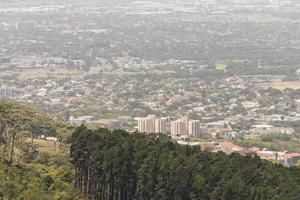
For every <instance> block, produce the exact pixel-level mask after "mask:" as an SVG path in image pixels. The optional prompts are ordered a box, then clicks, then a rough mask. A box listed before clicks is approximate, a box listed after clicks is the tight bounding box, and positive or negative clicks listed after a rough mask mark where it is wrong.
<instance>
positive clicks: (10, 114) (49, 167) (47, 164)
mask: <svg viewBox="0 0 300 200" xmlns="http://www.w3.org/2000/svg"><path fill="white" fill-rule="evenodd" d="M67 129H68V127H66V126H65V125H64V124H61V123H58V122H56V121H54V120H52V119H51V118H50V117H48V116H47V115H46V114H44V113H41V112H38V111H37V110H35V109H33V108H32V107H30V106H27V105H23V104H19V103H16V102H10V101H0V200H74V199H80V198H79V197H78V195H77V194H76V192H75V191H74V188H73V184H72V183H73V174H74V171H73V168H72V166H71V165H70V163H69V160H68V154H67V151H66V150H67V149H66V148H59V149H57V151H54V149H53V141H47V140H42V139H38V138H39V136H41V135H46V136H58V135H60V134H63V132H64V133H65V134H66V135H67V131H66V130H67ZM70 131H71V130H70ZM61 138H63V137H61ZM62 146H63V145H62Z"/></svg>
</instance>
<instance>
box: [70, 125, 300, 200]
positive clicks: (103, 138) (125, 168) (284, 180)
mask: <svg viewBox="0 0 300 200" xmlns="http://www.w3.org/2000/svg"><path fill="white" fill-rule="evenodd" d="M71 143H72V145H71V154H70V156H71V159H72V163H73V164H74V167H75V170H76V174H75V186H76V188H77V189H79V190H80V191H81V192H83V193H85V194H86V195H88V196H89V198H90V199H99V200H106V199H107V200H132V199H140V200H143V199H145V200H147V199H170V200H176V199H178V200H179V199H184V200H189V199H207V200H209V199H212V200H227V199H228V200H237V199H240V200H247V199H251V200H267V199H270V200H298V199H300V185H299V183H300V170H299V169H297V168H294V167H291V168H286V167H284V166H282V165H280V164H274V163H271V162H268V161H263V160H261V159H259V158H258V157H256V156H241V155H238V154H231V155H229V156H228V155H225V154H224V153H216V154H214V153H210V152H206V151H201V149H200V148H199V147H189V146H180V145H177V144H175V143H174V142H172V141H166V140H165V139H161V138H160V137H158V136H154V135H148V136H145V135H142V134H138V133H134V134H129V133H127V132H125V131H109V130H107V129H98V130H88V129H87V128H86V127H83V126H82V127H80V128H78V129H77V130H76V131H75V132H74V134H73V136H72V138H71Z"/></svg>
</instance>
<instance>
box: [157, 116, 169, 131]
mask: <svg viewBox="0 0 300 200" xmlns="http://www.w3.org/2000/svg"><path fill="white" fill-rule="evenodd" d="M155 133H167V120H166V119H163V118H161V119H155Z"/></svg>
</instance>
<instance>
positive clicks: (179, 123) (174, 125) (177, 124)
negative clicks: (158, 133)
mask: <svg viewBox="0 0 300 200" xmlns="http://www.w3.org/2000/svg"><path fill="white" fill-rule="evenodd" d="M187 133H188V129H187V123H186V120H185V119H179V120H176V121H172V122H171V135H172V136H176V135H187Z"/></svg>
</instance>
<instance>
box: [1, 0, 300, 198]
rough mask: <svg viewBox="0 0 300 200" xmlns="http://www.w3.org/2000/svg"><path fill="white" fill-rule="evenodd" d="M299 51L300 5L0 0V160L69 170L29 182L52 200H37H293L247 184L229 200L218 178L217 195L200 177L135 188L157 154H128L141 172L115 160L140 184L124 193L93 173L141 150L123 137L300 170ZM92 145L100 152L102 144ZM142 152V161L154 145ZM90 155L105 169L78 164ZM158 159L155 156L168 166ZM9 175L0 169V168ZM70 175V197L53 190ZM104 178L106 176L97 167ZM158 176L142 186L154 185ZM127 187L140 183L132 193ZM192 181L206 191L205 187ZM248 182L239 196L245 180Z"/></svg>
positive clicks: (265, 0) (255, 0) (232, 0)
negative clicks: (188, 182)
mask: <svg viewBox="0 0 300 200" xmlns="http://www.w3.org/2000/svg"><path fill="white" fill-rule="evenodd" d="M299 55H300V1H297V0H251V1H250V0H175V1H174V0H173V1H171V0H164V1H158V0H145V1H142V0H140V1H136V0H111V1H108V0H85V1H82V0H72V1H71V0H65V1H59V0H52V1H44V0H26V1H19V0H4V1H0V99H1V102H0V125H1V126H0V152H3V153H0V156H1V157H3V159H2V162H3V163H5V162H8V163H9V165H13V164H15V165H16V166H17V165H21V164H22V165H24V166H26V167H27V165H28V164H24V163H30V164H31V165H35V166H34V167H33V166H30V167H28V168H30V170H35V171H40V170H41V169H39V170H38V169H37V168H38V167H37V166H36V163H39V165H45V164H46V165H48V166H51V165H53V166H57V165H56V164H57V163H58V162H60V163H61V164H60V165H59V166H61V167H63V166H64V167H65V168H64V169H63V168H62V169H61V172H57V171H55V172H54V171H53V170H54V169H53V168H51V169H50V168H49V169H48V168H43V169H44V171H46V172H47V176H45V177H44V175H41V177H42V179H41V180H40V181H41V183H39V182H38V181H37V183H39V184H41V185H43V189H42V191H44V192H48V193H49V194H48V195H49V196H50V197H51V198H48V196H47V198H46V196H45V197H44V199H63V200H64V199H100V200H101V199H103V200H106V199H109V200H110V199H116V200H119V199H120V200H123V199H125V200H126V199H128V200H129V199H228V200H229V199H262V200H263V199H295V200H296V199H299V198H300V196H299V195H298V196H295V193H296V191H298V192H299V191H300V188H299V187H298V188H297V189H298V190H297V189H295V190H293V191H295V193H293V192H291V193H289V192H285V191H280V192H278V193H276V192H275V191H277V190H276V188H272V189H274V191H273V190H272V192H270V194H269V193H268V192H266V191H263V189H261V188H256V185H255V184H254V183H253V184H254V185H255V188H254V189H253V190H251V191H249V194H248V193H247V192H245V194H246V193H247V194H248V195H247V194H246V196H244V198H243V197H241V196H239V197H237V196H231V195H234V194H238V195H240V194H242V193H243V192H242V191H239V192H238V191H234V192H232V193H230V192H229V193H228V194H227V193H226V192H228V191H229V190H230V189H228V190H227V189H226V190H225V189H224V188H225V186H224V184H225V183H224V182H222V181H220V182H219V183H218V185H214V186H212V185H210V181H211V180H209V181H208V180H206V178H205V177H204V178H203V177H202V178H201V180H200V179H199V180H197V181H195V182H196V183H197V184H198V187H200V189H199V190H198V189H191V188H192V186H191V187H190V188H189V190H188V191H186V192H183V190H184V189H182V190H180V189H178V190H176V189H174V190H173V189H171V188H172V187H171V186H170V187H168V188H167V189H166V188H164V187H163V186H162V185H164V184H165V182H164V181H165V180H167V179H165V178H166V177H164V178H161V179H162V180H164V181H162V182H161V184H162V185H160V184H159V186H157V187H161V188H160V189H157V188H156V187H154V186H152V185H151V186H150V185H149V186H147V185H145V186H143V187H145V188H143V187H142V186H140V185H139V183H140V184H141V185H143V183H144V182H143V181H145V184H146V182H147V183H148V182H149V184H150V179H151V178H149V177H148V179H147V178H145V177H144V178H141V177H139V175H140V174H139V173H142V174H147V173H148V174H149V173H150V172H153V173H154V174H155V172H154V171H155V170H154V169H156V168H155V167H154V169H153V170H154V171H151V169H152V168H151V166H150V167H149V166H148V168H147V170H150V171H147V172H146V171H143V170H146V169H144V168H143V167H145V166H146V164H145V163H147V162H146V161H144V160H141V161H140V160H138V159H140V157H138V156H142V155H144V156H145V160H147V159H146V157H147V156H150V157H149V162H151V161H150V160H151V159H150V158H152V157H151V156H153V157H155V155H156V154H154V155H151V154H150V153H149V154H150V155H147V156H146V154H143V153H141V155H138V156H137V158H135V157H134V156H133V157H134V158H133V157H132V159H136V160H135V161H133V162H132V163H135V164H136V162H137V163H143V164H141V168H139V165H138V164H136V165H138V166H135V164H132V163H130V164H127V165H125V164H124V167H125V166H126V167H128V168H130V167H129V166H131V165H133V166H131V167H132V168H134V167H136V168H134V169H135V170H136V171H135V172H130V173H133V174H135V175H136V176H137V178H136V179H132V183H131V184H129V185H126V186H124V187H125V189H124V188H123V189H122V187H123V186H122V187H121V186H120V188H116V189H114V190H111V188H113V187H119V186H116V185H111V184H108V185H106V181H108V182H109V181H110V178H109V177H110V176H112V175H111V174H110V173H112V172H110V171H109V172H102V171H101V170H104V171H105V170H106V168H105V167H108V166H110V164H109V163H110V161H109V160H110V159H111V160H113V156H116V155H119V154H118V153H116V152H122V151H123V152H127V151H128V149H132V152H136V151H139V150H140V149H139V148H138V147H136V146H135V145H136V143H139V142H141V141H139V139H138V138H139V136H137V138H135V137H134V139H133V138H131V137H133V136H132V135H135V134H139V133H141V134H142V135H143V137H145V139H144V140H145V143H147V144H148V143H149V144H148V145H150V146H151V145H153V146H155V145H158V147H157V148H168V149H169V151H170V152H172V151H173V147H170V145H168V142H171V143H172V144H176V145H178V147H177V146H176V148H178V149H181V148H190V149H193V148H199V149H201V151H200V153H199V154H201V153H204V152H207V153H209V155H212V156H219V155H220V154H222V155H223V154H225V155H224V156H228V157H229V158H228V159H235V158H231V157H230V156H235V155H239V156H241V159H248V157H250V158H251V159H256V158H259V159H261V160H262V161H261V162H263V163H264V162H266V163H272V165H274V166H283V167H284V169H285V170H293V169H294V168H297V167H298V168H299V167H300V56H299ZM2 104H3V105H2ZM14 106H16V107H17V108H15V107H14ZM19 106H20V107H19ZM23 107H24V108H23ZM20 110H22V111H20ZM23 110H24V111H23ZM33 110H34V111H33ZM31 112H37V113H38V114H34V113H31ZM10 113H15V115H12V114H11V115H12V116H10ZM20 113H23V114H20ZM26 113H27V114H26ZM23 115H24V116H23ZM26 116H27V117H26ZM29 116H30V117H29ZM37 116H38V117H37ZM18 119H20V120H19V121H20V124H17V122H16V121H18ZM27 122H28V125H27V124H26V123H27ZM24 124H26V125H24ZM37 124H38V125H37ZM1 127H2V129H1ZM83 127H85V128H83ZM85 129H86V130H85ZM122 131H125V132H126V134H128V136H124V134H125V133H122ZM72 133H73V134H72ZM108 133H110V134H111V135H114V134H115V135H114V137H119V138H118V139H116V138H111V139H108V138H109V137H113V136H106V134H108ZM81 134H82V135H81ZM89 134H90V135H91V136H90V137H91V138H90V139H87V140H91V144H89V145H88V143H84V144H82V145H80V143H79V142H78V141H81V142H82V141H84V140H85V139H83V138H84V137H86V135H89ZM97 135H98V136H97ZM99 138H102V140H101V139H99ZM121 138H122V139H121ZM149 138H151V139H149ZM153 138H160V139H159V140H162V141H167V142H166V143H167V144H166V147H162V146H161V147H160V146H159V145H162V144H156V143H155V142H156V140H155V139H153ZM15 140H16V142H15ZM77 140H78V141H77ZM127 140H128V141H127ZM140 140H141V139H140ZM148 140H153V143H151V142H149V141H148ZM76 141H77V142H76ZM92 141H94V143H92ZM96 141H98V142H96ZM101 141H106V143H105V144H103V146H101V144H102V143H101ZM113 141H114V142H113ZM133 141H135V142H136V143H135V142H133ZM154 141H155V142H154ZM110 143H113V144H115V145H116V146H118V145H119V146H121V147H122V148H124V149H123V150H115V151H116V152H114V151H109V150H107V149H110V148H112V149H114V148H117V147H111V146H107V147H105V145H109V144H110ZM154 143H155V144H154ZM158 143H159V142H158ZM53 144H54V151H53ZM117 144H118V145H117ZM84 145H86V146H84ZM97 145H100V146H101V147H100V146H97ZM124 145H125V146H124ZM126 145H127V146H126ZM130 145H133V146H130ZM143 145H145V146H144V149H145V150H144V151H146V149H148V148H149V149H148V151H149V152H152V151H154V150H153V149H155V148H156V147H155V148H154V147H153V149H151V148H150V147H149V146H147V145H146V144H141V146H143ZM90 146H93V148H95V149H97V148H98V151H99V152H100V151H101V152H103V156H104V157H103V158H102V157H101V158H100V157H99V160H93V161H89V162H91V163H93V162H95V163H98V162H99V163H102V164H103V166H101V167H102V168H101V167H100V165H99V166H94V167H95V168H93V167H92V164H90V165H89V166H85V167H82V162H88V160H89V159H91V157H92V156H93V151H91V156H89V157H88V158H89V159H88V158H87V157H84V156H83V155H81V154H80V152H81V150H82V151H83V149H84V148H89V147H90ZM121 147H120V148H121ZM91 148H92V147H91ZM174 148H175V147H174ZM57 149H58V150H57ZM49 151H50V152H49ZM87 151H88V150H87ZM105 151H107V152H105ZM161 151H162V150H161ZM174 151H175V150H174ZM178 151H184V150H178ZM191 151H192V150H191ZM21 152H23V153H21ZM130 152H131V151H130ZM106 153H107V155H109V156H108V157H105V156H106ZM163 153H164V152H161V153H158V155H159V154H162V155H161V156H164V155H163ZM79 154H80V156H82V158H79ZM100 154H101V153H100ZM100 154H99V155H100ZM129 154H130V155H131V153H129ZM175 154H176V155H177V154H179V153H178V152H177V153H174V155H173V154H172V153H170V155H169V157H168V158H165V157H163V158H158V159H159V161H157V162H158V163H159V162H160V159H161V160H167V159H170V160H171V161H170V162H172V159H171V158H170V156H171V157H172V156H174V159H175ZM191 154H192V153H191ZM195 154H196V153H195ZM101 155H102V154H101ZM126 155H127V154H126ZM60 156H61V157H60ZM85 156H87V154H86V155H85ZM97 156H98V155H97ZM110 156H112V157H110ZM202 156H204V157H205V155H202ZM6 157H7V159H6ZM25 157H26V159H25V160H26V161H25V160H24V158H25ZM69 157H70V158H69ZM116 157H117V158H119V157H121V154H120V155H119V156H116ZM187 157H188V156H187ZM29 158H30V159H29ZM94 158H95V157H94ZM97 158H98V157H97ZM108 158H109V159H108ZM130 158H131V157H130ZM147 158H148V157H147ZM80 159H82V160H85V161H82V160H80ZM95 159H96V158H95ZM105 159H108V160H107V162H106V160H105ZM124 159H125V158H124ZM152 159H154V158H152ZM176 159H177V158H176ZM185 159H188V158H185ZM220 159H221V158H220ZM224 159H225V158H224ZM226 159H227V157H226ZM29 160H30V161H29ZM68 160H71V161H70V162H71V163H69V162H68ZM125 160H126V159H125ZM128 160H130V159H129V158H128ZM200 160H201V159H200ZM111 162H113V161H111ZM120 162H121V161H120ZM144 162H145V163H144ZM174 162H175V161H174ZM178 162H179V161H178ZM190 162H192V161H190ZM193 162H194V161H193ZM195 162H196V163H197V162H198V161H195ZM199 162H200V161H199ZM201 162H202V161H201ZM205 162H208V163H209V161H205ZM216 162H217V161H216ZM218 162H219V161H218ZM224 162H225V161H224ZM228 162H231V161H228ZM232 162H233V161H232ZM241 162H242V161H241ZM244 162H248V161H244ZM249 162H250V161H249ZM253 162H256V161H253ZM47 163H48V164H47ZM53 163H55V164H53ZM64 163H65V164H64ZM179 163H180V162H179ZM181 163H184V161H182V162H181ZM157 165H158V166H160V167H161V166H165V164H164V163H163V164H162V165H160V164H157ZM199 165H200V164H199ZM203 165H204V166H206V165H207V166H208V164H207V163H206V164H203ZM221 165H222V164H221ZM257 165H259V164H257ZM266 165H268V164H266ZM270 165H271V164H270ZM4 166H5V164H0V169H1V167H2V168H3V169H4ZM66 166H67V167H68V170H69V173H68V174H67V175H66V174H65V175H64V177H68V178H66V179H67V181H66V180H63V181H62V182H61V184H65V186H64V187H65V188H64V189H62V190H61V191H59V192H58V191H55V189H54V188H55V186H56V187H59V186H58V185H59V184H60V183H58V182H56V181H57V177H60V175H59V174H60V173H63V171H64V170H66V168H67V167H66ZM112 166H114V165H113V164H112ZM39 167H40V168H42V167H41V166H39ZM97 167H99V168H97ZM168 167H169V166H168ZM23 168H25V167H23ZM54 168H55V167H54ZM100 168H101V170H100V171H101V173H103V174H104V175H103V177H106V178H103V177H102V174H101V173H100V172H99V171H97V170H99V169H100ZM145 168H146V167H145ZM150 168H151V169H150ZM200 168H201V167H200ZM211 168H213V167H211ZM211 168H209V169H211ZM265 168H267V167H265ZM26 169H27V168H26ZM126 169H127V168H126ZM130 169H131V168H130ZM197 169H198V168H197ZM201 169H202V168H201ZM116 170H117V169H116ZM122 170H123V169H122ZM124 170H125V169H124ZM128 170H129V169H128ZM66 171H67V170H66ZM129 171H130V170H129ZM126 172H128V171H126ZM143 172H144V173H143ZM1 173H2V172H1V170H0V182H1V179H3V180H4V179H8V178H7V177H6V175H5V174H4V175H3V176H2V175H1ZM32 173H33V172H32ZM90 173H95V174H94V175H92V176H91V175H90ZM105 173H109V175H107V174H105ZM120 173H121V172H120ZM122 173H123V172H122ZM122 173H121V174H122ZM124 173H125V172H124ZM124 173H123V174H124ZM157 173H158V174H159V173H160V172H157ZM174 173H175V172H174ZM183 173H185V172H183ZM207 173H208V172H207ZM240 173H247V172H240ZM276 173H277V172H276ZM286 173H289V172H286ZM291 173H293V172H291ZM295 173H296V172H295ZM297 173H298V174H297V176H296V175H295V176H294V177H295V180H294V179H293V181H296V182H297V180H300V172H297ZM53 174H56V175H55V176H54V175H53ZM99 174H101V177H102V178H103V181H104V183H105V184H104V183H102V182H101V183H100V182H97V181H99V180H100V179H99V180H98V179H97V178H95V177H100V175H99ZM208 174H209V173H208ZM274 174H275V172H274ZM274 174H273V176H276V175H274ZM7 176H8V175H7ZM12 176H13V175H12ZM56 176H57V177H56ZM61 176H62V175H61ZM90 176H91V177H90ZM116 176H117V175H116ZM132 176H133V175H132ZM132 176H130V177H132ZM149 176H150V177H154V175H149ZM155 176H156V175H155ZM170 176H171V175H170ZM201 176H202V175H201ZM203 176H204V175H203ZM211 176H212V177H214V176H215V174H214V175H211ZM256 176H259V175H256ZM266 176H269V175H266ZM278 176H280V175H278ZM291 176H293V175H291ZM5 177H6V178H5ZM93 178H95V180H94V179H93ZM102 178H101V180H102ZM234 178H235V177H231V176H230V179H232V180H235V179H234ZM29 179H30V178H29ZM161 179H160V177H158V178H157V179H156V178H155V180H152V179H151V181H154V182H153V183H159V181H161ZM179 179H180V177H179ZM296 179H297V180H296ZM130 180H131V179H130ZM147 180H148V181H147ZM220 180H221V178H220ZM222 180H223V179H222ZM64 181H66V182H68V181H69V183H65V182H64ZM115 181H116V182H114V183H112V184H121V185H122V183H123V182H122V181H123V179H122V181H121V179H120V180H119V179H116V180H115ZM118 181H119V182H118ZM215 181H217V182H218V181H219V179H218V180H217V178H216V180H215ZM136 182H137V183H138V186H133V185H134V183H136ZM233 182H234V181H233ZM246 182H247V181H246ZM291 182H292V181H291ZM70 183H72V184H73V185H75V188H71V186H69V185H70ZM47 184H48V185H47ZM68 184H69V185H68ZM151 184H152V182H151ZM201 184H204V185H205V184H206V185H207V187H208V188H209V186H211V188H214V189H211V190H210V189H208V188H207V189H203V188H202V185H201ZM228 184H229V183H228ZM243 184H244V185H243ZM243 184H242V185H243V186H245V187H246V185H247V184H250V182H247V183H244V182H243ZM251 184H252V183H251ZM278 184H279V183H278ZM286 184H290V183H286ZM200 185H201V186H200ZM225 185H226V184H225ZM48 186H49V187H48ZM248 186H249V185H248ZM1 187H2V185H1V183H0V199H3V200H4V199H5V200H6V199H33V200H35V199H37V198H38V196H39V195H38V192H36V193H35V194H36V195H37V196H36V197H35V196H32V197H30V196H28V195H29V194H28V193H24V194H23V196H24V195H25V196H24V197H20V196H19V197H17V196H14V194H13V193H14V192H12V193H11V194H10V195H11V196H9V195H7V191H8V189H5V188H6V186H5V185H3V188H4V189H1ZM28 187H29V186H28ZM32 187H33V186H32ZM61 187H62V186H61ZM139 187H141V188H139ZM203 187H204V186H203ZM218 187H220V188H221V189H220V188H219V189H216V188H218ZM228 187H229V186H228ZM230 187H233V188H235V186H232V185H230ZM253 187H254V186H253ZM260 187H264V186H260ZM274 187H275V186H274ZM277 187H279V186H277ZM14 188H15V187H14ZM29 188H30V187H29ZM149 188H151V189H149ZM249 188H250V187H249ZM148 189H149V191H148ZM165 190H166V191H165ZM223 190H224V191H223ZM232 190H233V189H232ZM249 190H250V189H249ZM14 191H17V190H14ZM22 191H25V190H22ZM26 191H27V192H28V191H30V190H29V189H27V190H26ZM36 191H37V190H36ZM150 191H152V193H151V192H150ZM171 191H172V192H173V193H171ZM196 191H197V192H196ZM199 191H201V192H200V193H198V192H199ZM230 191H231V190H230ZM268 191H271V189H270V188H269V190H268ZM57 192H58V193H57ZM63 192H65V193H67V194H64V193H63ZM194 192H195V193H194ZM54 193H55V195H56V196H55V198H54ZM168 193H170V196H168V195H167V194H168ZM275 193H276V195H277V196H276V195H275ZM70 194H74V195H75V194H76V197H75V196H70ZM177 194H178V195H179V196H176V195H177ZM287 194H289V195H290V196H288V195H287ZM182 195H183V196H182ZM185 195H188V196H185ZM226 195H228V196H226ZM264 195H267V196H264ZM268 195H269V196H268ZM272 195H273V196H272ZM285 195H286V196H285ZM250 197H251V198H250ZM275 197H276V198H275Z"/></svg>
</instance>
